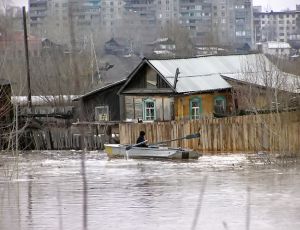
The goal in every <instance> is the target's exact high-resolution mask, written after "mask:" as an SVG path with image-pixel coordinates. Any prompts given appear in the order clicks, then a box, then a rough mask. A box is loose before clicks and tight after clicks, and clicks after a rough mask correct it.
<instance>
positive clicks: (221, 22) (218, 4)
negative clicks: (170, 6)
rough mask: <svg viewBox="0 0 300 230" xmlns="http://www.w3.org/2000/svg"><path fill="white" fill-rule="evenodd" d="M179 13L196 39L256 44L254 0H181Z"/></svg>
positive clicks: (229, 43)
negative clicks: (254, 38)
mask: <svg viewBox="0 0 300 230" xmlns="http://www.w3.org/2000/svg"><path fill="white" fill-rule="evenodd" d="M179 13H180V17H179V20H180V23H181V24H182V25H183V26H184V27H186V28H187V29H189V30H190V31H191V35H192V37H193V39H194V42H195V43H198V44H204V45H206V44H207V45H211V44H215V45H230V46H241V45H243V44H245V43H247V44H248V45H249V46H250V47H252V45H253V38H252V36H253V35H252V31H253V25H252V20H253V16H252V15H253V14H252V1H251V0H180V1H179Z"/></svg>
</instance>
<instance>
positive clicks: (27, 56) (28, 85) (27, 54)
mask: <svg viewBox="0 0 300 230" xmlns="http://www.w3.org/2000/svg"><path fill="white" fill-rule="evenodd" d="M23 27H24V44H25V58H26V70H27V90H28V95H27V96H28V108H29V110H30V111H31V107H32V103H31V86H30V68H29V53H28V35H27V23H26V10H25V6H23Z"/></svg>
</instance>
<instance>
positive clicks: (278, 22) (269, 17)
mask: <svg viewBox="0 0 300 230" xmlns="http://www.w3.org/2000/svg"><path fill="white" fill-rule="evenodd" d="M299 30H300V11H297V10H290V11H281V12H274V11H271V12H259V11H258V12H254V37H255V41H256V42H261V41H279V42H287V41H288V40H289V38H290V36H293V35H297V34H299V32H300V31H299Z"/></svg>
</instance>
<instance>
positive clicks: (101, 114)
mask: <svg viewBox="0 0 300 230" xmlns="http://www.w3.org/2000/svg"><path fill="white" fill-rule="evenodd" d="M95 121H109V107H108V106H107V105H106V106H98V107H95Z"/></svg>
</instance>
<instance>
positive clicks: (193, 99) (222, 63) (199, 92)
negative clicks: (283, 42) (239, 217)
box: [119, 54, 290, 122]
mask: <svg viewBox="0 0 300 230" xmlns="http://www.w3.org/2000/svg"><path fill="white" fill-rule="evenodd" d="M271 73H272V74H273V75H274V76H277V78H276V81H275V80H274V79H273V80H272V84H270V83H269V82H268V81H269V80H268V79H269V78H270V76H271ZM278 73H279V72H278V70H277V68H274V67H273V65H272V64H271V63H270V62H269V61H268V60H267V58H266V57H265V56H261V55H259V54H251V55H229V56H207V57H196V58H185V59H165V60H153V59H147V58H144V59H143V60H142V61H141V63H140V64H139V65H138V66H137V67H136V69H135V70H134V71H133V72H132V73H131V74H130V75H129V76H128V78H127V81H126V82H125V83H124V85H123V86H122V87H121V89H120V91H119V95H123V96H124V101H125V109H124V113H123V114H124V117H123V120H126V121H138V120H142V121H144V122H145V121H170V120H187V119H199V118H204V117H213V116H227V115H235V114H238V113H239V112H240V110H241V109H243V110H246V109H248V108H253V107H255V108H262V107H264V106H266V104H267V103H268V98H267V97H266V91H267V89H269V88H276V87H277V88H278V87H282V88H283V89H286V87H287V86H285V85H284V84H282V83H283V81H286V79H290V76H287V74H281V73H280V76H281V79H282V80H281V81H278V79H279V78H278V76H279V75H278ZM254 89H255V90H258V91H259V93H257V94H255V98H251V100H250V101H251V102H253V104H249V103H247V101H246V99H248V98H247V97H250V96H249V94H244V92H246V91H247V92H250V93H252V92H253V91H254ZM260 90H263V92H264V93H262V92H261V91H260ZM251 95H253V94H251ZM243 96H244V97H243Z"/></svg>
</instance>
